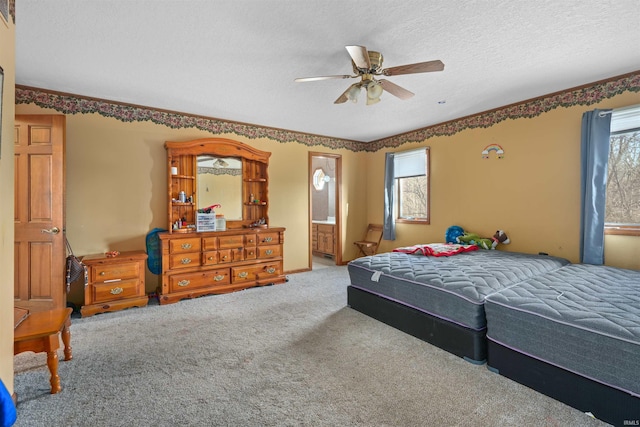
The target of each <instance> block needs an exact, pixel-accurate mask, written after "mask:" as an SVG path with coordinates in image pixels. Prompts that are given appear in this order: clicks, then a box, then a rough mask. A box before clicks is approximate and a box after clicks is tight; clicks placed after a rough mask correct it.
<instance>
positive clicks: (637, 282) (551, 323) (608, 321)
mask: <svg viewBox="0 0 640 427" xmlns="http://www.w3.org/2000/svg"><path fill="white" fill-rule="evenodd" d="M485 310H486V317H487V325H488V328H487V338H488V339H489V340H492V341H494V342H496V343H498V344H500V345H502V346H505V347H507V348H510V349H512V350H515V351H518V352H520V353H523V354H525V355H527V356H530V357H533V358H536V359H539V360H541V361H543V362H546V363H549V364H552V365H555V366H558V367H560V368H563V369H565V370H568V371H570V372H574V373H576V374H578V375H581V376H583V377H586V378H590V379H593V380H595V381H598V382H600V383H603V384H605V385H608V386H611V387H614V388H618V389H620V390H622V391H625V392H628V393H630V394H632V395H635V396H640V271H635V270H625V269H619V268H613V267H606V266H594V265H587V264H572V265H568V266H565V267H563V268H561V269H558V270H555V271H551V272H548V273H545V274H544V275H540V276H536V277H533V278H530V279H528V280H526V281H524V282H522V283H519V284H518V285H517V286H512V287H509V288H508V289H503V290H502V291H500V292H499V293H494V294H492V295H489V296H488V297H487V299H486V303H485Z"/></svg>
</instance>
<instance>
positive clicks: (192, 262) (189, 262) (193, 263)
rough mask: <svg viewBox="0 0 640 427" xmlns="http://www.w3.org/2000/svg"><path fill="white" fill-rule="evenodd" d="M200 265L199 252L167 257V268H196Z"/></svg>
mask: <svg viewBox="0 0 640 427" xmlns="http://www.w3.org/2000/svg"><path fill="white" fill-rule="evenodd" d="M199 265H200V252H191V253H185V254H176V255H171V256H170V257H169V268H170V269H171V270H173V269H176V268H189V267H197V266H199Z"/></svg>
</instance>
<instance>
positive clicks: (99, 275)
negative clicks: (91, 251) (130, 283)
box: [91, 262, 140, 282]
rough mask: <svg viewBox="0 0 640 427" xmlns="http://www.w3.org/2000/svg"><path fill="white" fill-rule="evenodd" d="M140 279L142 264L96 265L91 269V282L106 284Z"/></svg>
mask: <svg viewBox="0 0 640 427" xmlns="http://www.w3.org/2000/svg"><path fill="white" fill-rule="evenodd" d="M137 277H140V263H139V262H127V263H121V264H112V265H95V266H93V268H91V281H92V282H104V281H105V280H114V279H131V278H137Z"/></svg>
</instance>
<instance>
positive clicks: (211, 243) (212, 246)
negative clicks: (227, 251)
mask: <svg viewBox="0 0 640 427" xmlns="http://www.w3.org/2000/svg"><path fill="white" fill-rule="evenodd" d="M216 249H218V238H217V237H205V238H203V239H202V250H203V251H212V250H216Z"/></svg>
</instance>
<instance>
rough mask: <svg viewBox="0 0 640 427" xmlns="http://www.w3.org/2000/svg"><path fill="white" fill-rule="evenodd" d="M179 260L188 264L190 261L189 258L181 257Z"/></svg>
mask: <svg viewBox="0 0 640 427" xmlns="http://www.w3.org/2000/svg"><path fill="white" fill-rule="evenodd" d="M180 262H181V263H182V264H189V263H190V262H191V258H182V259H181V260H180Z"/></svg>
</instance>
